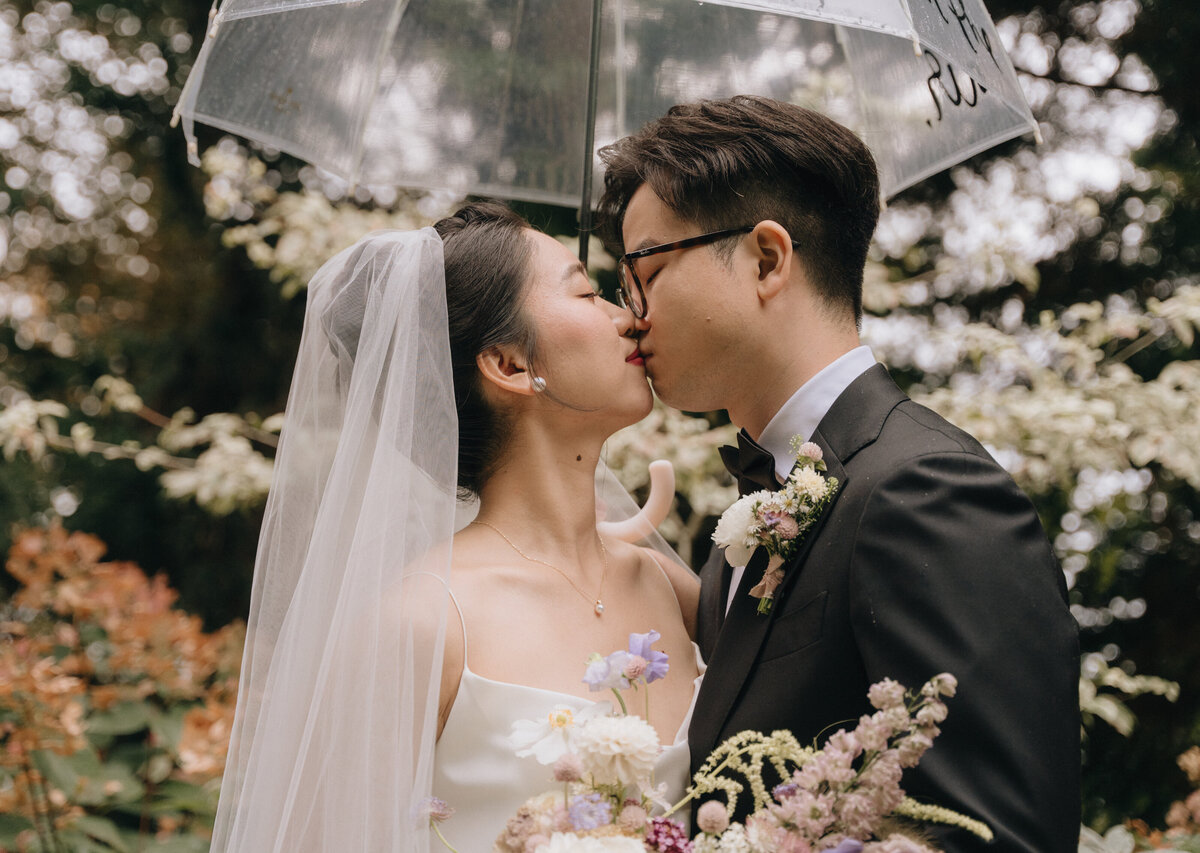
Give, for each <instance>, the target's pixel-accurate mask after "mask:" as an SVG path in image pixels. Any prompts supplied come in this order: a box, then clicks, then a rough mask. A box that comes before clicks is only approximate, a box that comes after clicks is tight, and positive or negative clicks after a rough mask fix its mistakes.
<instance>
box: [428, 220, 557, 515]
mask: <svg viewBox="0 0 1200 853" xmlns="http://www.w3.org/2000/svg"><path fill="white" fill-rule="evenodd" d="M433 227H434V228H435V229H436V230H437V232H438V236H440V237H441V238H442V246H443V255H444V258H445V267H446V308H447V312H448V315H449V326H450V355H451V359H452V361H453V369H454V399H455V402H456V403H457V406H458V488H459V493H460V496H461V497H470V496H473V495H478V494H479V490H480V488H481V487H482V486H483V484H484V483H485V482H487V479H488V477H489V476H490V475H491V473H492V471H493V470H494V469H495V465H496V462H497V461H498V460H499V458H500V453H501V451H502V450H503V448H504V444H505V442H506V441H507V439H508V435H509V424H508V422H507V421H506V419H505V418H504V416H503V414H502V413H501V412H497V411H496V410H495V409H493V408H492V407H491V406H489V405H488V404H487V401H486V400H485V399H484V395H483V389H482V387H481V385H480V383H481V381H482V377H481V375H480V373H479V369H478V368H477V367H476V364H475V357H476V356H477V355H479V354H480V353H481V352H485V351H487V350H488V349H490V348H492V347H495V346H501V345H512V346H517V347H523V348H524V349H525V350H526V353H527V356H528V361H529V363H530V364H532V363H533V359H532V356H533V347H534V336H533V328H532V325H531V324H530V322H529V320H528V317H527V316H526V313H525V311H524V308H523V306H524V301H525V281H526V279H527V278H528V274H529V259H530V256H531V255H532V253H533V250H532V247H531V245H530V243H529V240H528V238H527V237H526V235H525V233H524V232H525V230H526V229H528V228H529V227H530V226H529V223H527V222H526V221H525V220H524V219H522V218H521V217H520V216H519V215H518V214H516V213H514V212H513V211H512V210H510V209H509V208H507V207H505V206H504V205H502V204H498V203H496V202H476V203H473V204H468V205H466V206H465V207H462V208H459V209H458V210H457V211H456V212H455V213H454V214H453V215H452V216H448V217H446V218H445V219H442V220H441V221H439V222H437V223H435V224H434V226H433Z"/></svg>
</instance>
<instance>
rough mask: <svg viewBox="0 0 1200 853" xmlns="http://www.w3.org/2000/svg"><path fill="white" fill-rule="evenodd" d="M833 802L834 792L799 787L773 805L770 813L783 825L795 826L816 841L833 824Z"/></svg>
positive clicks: (801, 832) (808, 837)
mask: <svg viewBox="0 0 1200 853" xmlns="http://www.w3.org/2000/svg"><path fill="white" fill-rule="evenodd" d="M833 804H834V797H833V795H832V794H827V793H826V794H818V793H815V792H813V791H808V790H805V789H803V788H797V789H796V790H795V791H794V792H793V793H792V794H791V795H790V796H787V797H785V798H783V799H782V800H781V801H780V802H779V804H778V805H774V806H772V807H771V808H770V813H771V814H772V815H773V816H775V817H776V818H778V819H779V821H780V822H781V823H782V824H783V825H785V826H788V825H790V826H794V827H795V828H796V831H797V832H799V833H800V834H801V835H803V836H804V837H805V838H806V839H811V840H813V841H815V840H816V839H819V838H821V837H822V836H824V835H825V833H826V832H828V831H829V828H830V827H831V826H832V825H833V821H834V814H833Z"/></svg>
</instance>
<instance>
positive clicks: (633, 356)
mask: <svg viewBox="0 0 1200 853" xmlns="http://www.w3.org/2000/svg"><path fill="white" fill-rule="evenodd" d="M625 361H626V362H628V363H629V364H636V365H639V366H641V365H645V363H646V359H644V358H642V354H641V353H640V352H638V351H637V350H634V351H633V352H631V353H630V354H629V358H627V359H625Z"/></svg>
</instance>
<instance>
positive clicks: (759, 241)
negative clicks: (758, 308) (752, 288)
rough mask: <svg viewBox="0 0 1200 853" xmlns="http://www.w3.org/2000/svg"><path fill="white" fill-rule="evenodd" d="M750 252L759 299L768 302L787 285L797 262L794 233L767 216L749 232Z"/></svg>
mask: <svg viewBox="0 0 1200 853" xmlns="http://www.w3.org/2000/svg"><path fill="white" fill-rule="evenodd" d="M749 244H750V251H751V253H752V258H753V262H754V264H755V273H756V279H755V281H756V288H757V291H758V298H759V299H760V300H761V301H763V302H767V301H769V300H771V299H774V298H775V297H776V296H778V295H779V294H780V293H782V292H783V289H784V288H785V287H786V286H787V284H788V282H789V280H790V279H791V276H792V269H793V267H794V265H795V260H796V256H795V252H794V251H793V250H792V236H791V234H789V233H788V230H787V229H786V228H784V227H783V226H782V225H780V224H779V223H778V222H775V221H774V220H771V219H764V220H763V221H762V222H759V223H758V225H756V226H754V230H753V231H751V232H750V240H749Z"/></svg>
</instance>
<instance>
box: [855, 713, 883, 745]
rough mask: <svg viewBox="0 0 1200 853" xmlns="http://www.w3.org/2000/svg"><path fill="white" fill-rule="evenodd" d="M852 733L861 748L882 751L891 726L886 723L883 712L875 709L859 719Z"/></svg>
mask: <svg viewBox="0 0 1200 853" xmlns="http://www.w3.org/2000/svg"><path fill="white" fill-rule="evenodd" d="M854 735H855V737H857V738H858V742H859V743H860V744H862V748H863V749H865V750H867V751H868V752H882V751H883V750H885V749H887V745H888V738H890V737H891V736H892V727H891V726H890V725H888V722H887V720H886V719H885V718H884V716H883V712H881V711H877V712H876V713H874V714H872V715H871V716H869V717H868V716H863V717H861V718H860V719H859V721H858V727H857V728H856V729H855V730H854Z"/></svg>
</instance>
